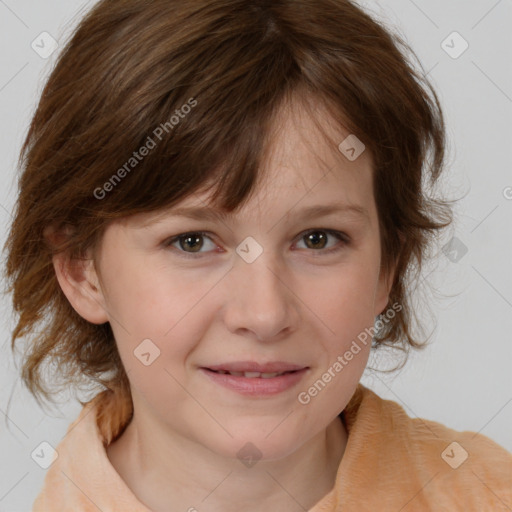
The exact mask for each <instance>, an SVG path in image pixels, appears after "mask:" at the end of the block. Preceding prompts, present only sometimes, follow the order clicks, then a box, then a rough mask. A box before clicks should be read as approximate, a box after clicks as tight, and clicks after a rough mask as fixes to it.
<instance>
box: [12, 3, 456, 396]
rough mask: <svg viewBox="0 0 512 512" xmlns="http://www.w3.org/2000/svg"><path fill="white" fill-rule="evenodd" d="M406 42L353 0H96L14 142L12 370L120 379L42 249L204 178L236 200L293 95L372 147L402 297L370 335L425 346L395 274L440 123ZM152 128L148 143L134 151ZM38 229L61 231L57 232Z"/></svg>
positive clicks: (195, 186)
mask: <svg viewBox="0 0 512 512" xmlns="http://www.w3.org/2000/svg"><path fill="white" fill-rule="evenodd" d="M413 55H414V53H413V52H412V51H411V50H410V48H408V46H407V45H406V43H405V42H404V41H403V40H402V39H401V38H400V37H399V36H397V35H393V34H391V33H389V32H388V31H387V30H386V29H384V28H383V27H382V26H381V25H380V24H378V23H377V22H376V21H374V20H373V19H372V18H371V17H370V16H369V15H368V14H366V13H365V12H363V11H362V10H361V9H360V8H359V7H357V6H356V5H355V4H354V3H352V2H350V1H348V0H272V1H262V0H257V1H256V0H189V1H186V2H182V1H178V0H153V1H151V2H146V1H142V0H123V1H120V0H103V1H100V2H99V3H98V4H97V5H96V6H95V7H94V8H93V9H92V10H91V11H90V12H89V13H88V14H87V15H86V16H85V17H84V19H83V20H82V21H81V23H80V25H79V27H78V29H77V30H76V31H75V32H74V34H73V36H72V38H71V39H70V41H69V42H68V43H67V44H66V46H65V48H64V49H63V52H62V54H61V55H60V57H59V60H58V62H57V64H56V66H55V69H54V70H53V71H52V73H51V76H50V77H49V79H48V81H47V83H46V85H45V88H44V90H43V93H42V96H41V98H40V102H39V104H38V107H37V110H36V112H35V114H34V117H33V120H32V122H31V125H30V128H29V131H28V134H27V136H26V139H25V141H24V144H23V147H22V149H21V153H20V166H21V167H22V172H21V176H20V180H19V196H18V200H17V205H16V212H15V217H14V221H13V223H12V227H11V231H10V233H9V237H8V240H7V244H6V248H7V249H8V259H7V266H6V275H7V278H8V282H9V285H10V287H9V290H8V291H9V292H12V293H13V305H14V309H15V311H16V312H17V313H19V319H18V322H17V325H16V328H15V329H14V331H13V334H12V348H13V350H14V348H15V345H16V341H17V340H18V339H19V338H21V337H23V336H26V335H32V338H31V340H30V343H29V344H28V351H27V353H26V354H25V355H24V359H23V367H22V378H23V381H24V382H25V384H26V385H27V386H28V388H29V389H30V391H31V392H32V393H33V394H34V396H36V398H38V396H37V395H41V396H43V397H45V398H47V399H48V398H49V397H50V394H51V393H52V392H53V390H55V389H56V387H57V383H56V382H55V381H54V382H53V384H52V387H51V388H49V387H48V385H47V383H46V382H45V379H44V378H43V374H42V369H43V367H44V365H43V363H46V362H53V363H55V364H57V365H58V375H54V377H57V376H58V377H60V379H61V381H60V385H61V386H63V385H69V384H73V385H75V386H78V384H79V381H80V379H81V378H82V377H85V378H86V380H87V381H88V382H90V379H93V380H94V381H95V382H97V383H100V384H101V385H103V386H106V387H107V388H110V389H113V390H116V389H123V390H125V391H127V390H129V388H128V379H127V376H126V373H125V371H124V369H123V366H122V364H121V360H120V358H119V355H118V352H117V348H116V344H115V340H114V337H113V332H112V330H111V327H110V324H109V323H105V324H102V325H94V324H91V323H89V322H87V321H86V320H84V319H83V318H82V317H80V316H79V315H78V314H77V313H76V312H75V310H74V309H73V308H72V306H71V305H70V303H69V302H68V300H67V298H66V296H65V295H64V294H63V292H62V290H61V288H60V286H59V284H58V281H57V279H56V275H55V271H54V269H53V267H52V255H53V254H54V253H55V252H56V251H67V252H68V254H69V256H70V257H71V258H81V257H83V255H84V254H85V251H86V249H88V248H95V247H97V246H98V243H99V242H100V241H101V237H102V233H103V232H104V229H105V227H106V226H107V225H108V223H109V222H111V221H113V220H115V219H120V218H122V217H126V216H129V215H133V214H137V213H143V212H150V211H157V210H160V209H163V208H167V207H170V206H172V205H173V204H174V203H176V202H179V201H181V200H183V199H184V198H185V197H187V196H189V195H191V194H192V193H194V192H196V191H198V190H199V189H201V188H204V187H205V186H206V185H207V184H215V195H214V196H213V198H214V201H218V203H216V204H218V205H220V207H221V208H224V209H226V210H228V211H233V210H235V209H236V208H239V207H240V206H241V205H242V204H243V202H244V201H246V200H247V198H248V197H249V194H250V193H251V192H252V191H253V190H254V188H255V186H256V184H257V183H258V180H259V179H260V178H261V173H262V165H261V163H262V158H263V155H264V154H265V148H266V147H267V145H268V143H269V138H270V127H271V126H272V121H274V120H275V113H276V112H277V111H278V108H279V107H280V106H281V105H283V104H284V102H285V100H287V99H290V98H292V97H295V98H297V97H298V96H299V92H300V93H301V94H300V95H301V97H302V98H303V99H306V100H307V98H316V99H318V100H320V101H321V102H323V104H324V105H326V106H327V107H328V109H329V112H330V113H331V114H332V116H333V118H334V119H335V120H336V121H337V122H338V123H339V124H340V126H344V127H345V128H346V129H347V130H348V131H349V132H350V133H353V134H355V135H356V136H357V137H358V138H359V139H360V140H361V141H362V142H363V143H364V144H365V146H366V148H367V150H368V151H370V154H371V156H372V162H373V174H374V176H373V180H374V194H375V200H376V204H377V209H378V214H379V222H380V232H381V242H382V265H383V267H385V268H390V266H391V265H392V263H394V262H396V263H397V266H396V273H395V277H394V281H393V284H392V289H391V294H390V303H395V302H396V303H399V304H400V305H401V306H402V308H401V310H400V311H397V312H396V316H395V317H394V318H393V319H392V320H391V321H390V322H388V323H387V324H386V325H385V327H384V328H383V329H382V330H381V331H379V332H378V335H376V336H375V338H374V347H377V346H380V345H387V346H392V347H396V348H398V349H400V350H402V351H405V352H407V350H408V349H409V347H415V348H419V347H421V346H422V343H420V342H419V341H417V340H415V339H414V337H413V335H412V331H411V320H412V319H413V317H414V313H413V311H412V308H411V305H410V296H409V294H410V290H409V289H408V286H407V281H408V279H407V278H408V275H409V274H410V271H411V269H414V268H416V269H419V267H420V266H421V262H422V258H423V256H424V255H425V254H426V251H427V248H428V247H429V245H430V243H431V242H432V241H433V240H434V238H435V236H436V234H437V233H438V232H439V230H440V229H441V228H443V227H446V226H447V225H448V224H449V223H450V222H451V210H450V206H449V202H448V201H444V200H440V199H435V198H434V196H433V195H428V194H427V189H428V187H430V189H431V190H434V189H433V186H434V185H435V184H436V182H437V180H438V178H439V176H440V173H441V171H442V169H443V167H444V147H445V132H444V124H443V116H442V111H441V108H440V105H439V101H438V98H437V96H436V93H435V91H434V90H433V88H432V86H431V84H430V83H429V82H428V81H427V79H426V77H425V75H424V74H423V73H420V72H419V71H417V70H416V69H415V68H414V67H413V65H412V64H411V63H410V62H409V58H408V57H409V56H413ZM187 105H188V107H187V108H185V106H187ZM157 134H158V136H157ZM149 139H151V140H152V141H153V143H155V146H152V147H151V151H149V153H148V154H147V155H146V156H145V157H144V158H140V159H138V158H135V157H134V154H133V152H134V151H137V150H138V149H139V148H142V147H143V146H146V147H149V146H151V143H150V141H149ZM157 139H158V140H157ZM339 142H341V140H340V141H338V143H339ZM335 149H336V148H335ZM141 153H142V151H141ZM338 154H340V155H341V153H339V152H338ZM132 158H135V160H130V159H132ZM127 162H130V163H129V165H127ZM123 169H124V171H123ZM132 169H133V170H132ZM121 181H122V182H121ZM49 225H53V226H57V227H59V228H62V227H64V226H69V227H71V228H72V229H71V231H70V234H69V236H66V237H64V238H63V240H62V243H61V244H59V245H58V246H56V245H53V246H52V244H50V243H49V242H48V241H47V240H46V239H45V237H44V236H43V233H44V230H45V228H46V227H47V226H49ZM38 327H39V329H38ZM38 400H39V398H38Z"/></svg>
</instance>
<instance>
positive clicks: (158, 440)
mask: <svg viewBox="0 0 512 512" xmlns="http://www.w3.org/2000/svg"><path fill="white" fill-rule="evenodd" d="M143 417H147V415H137V414H136V413H135V414H134V416H133V418H132V421H131V422H130V424H129V425H128V426H127V428H126V429H125V431H124V432H123V434H122V435H121V437H120V438H119V439H118V440H117V441H116V442H114V443H112V444H111V445H109V446H108V447H107V455H108V457H109V459H110V461H111V463H112V465H113V466H114V468H115V469H116V471H117V472H118V473H119V474H120V476H121V478H123V480H124V481H125V482H126V484H127V485H128V487H129V488H130V489H131V490H132V492H133V493H134V494H135V496H136V497H137V499H138V500H139V501H141V502H142V503H144V504H145V505H146V506H147V507H148V508H149V509H150V510H152V511H154V512H160V511H164V510H165V511H167V512H169V511H171V512H177V511H184V510H186V511H191V512H195V511H196V510H197V511H199V510H200V511H201V512H220V511H223V512H231V511H235V510H236V511H239V510H244V511H246V512H263V511H265V512H267V511H268V510H287V511H290V512H295V511H297V512H304V510H309V509H310V508H311V507H312V506H314V505H315V503H317V502H318V501H319V500H321V499H322V498H323V497H324V496H325V495H326V494H327V493H328V492H329V491H330V490H331V489H332V488H333V487H334V484H335V479H336V474H337V470H338V467H339V464H340V461H341V458H342V456H343V453H344V451H345V446H346V443H347V437H348V435H347V431H346V429H345V426H344V425H343V423H342V421H341V419H340V418H339V417H336V418H335V420H334V421H333V422H331V424H329V425H328V427H327V428H326V429H325V430H323V431H321V432H320V433H318V434H317V435H316V436H315V437H313V438H312V439H310V440H309V441H307V442H306V443H304V444H303V445H302V446H300V447H299V448H298V449H297V450H296V451H294V452H293V453H291V454H289V455H288V456H286V457H284V458H282V459H279V460H259V461H258V462H256V463H255V464H254V465H252V466H250V467H246V466H245V465H244V464H242V463H241V462H240V461H239V460H233V459H225V458H223V457H221V456H219V455H217V454H214V453H212V452H211V451H210V450H208V449H207V448H205V447H204V446H202V445H198V444H196V443H194V442H193V441H191V440H190V439H187V438H184V437H182V436H180V435H178V434H176V433H171V434H170V433H169V430H166V429H165V427H163V426H159V427H157V428H155V426H154V425H153V424H151V425H149V424H148V422H147V421H143V419H142V418H143ZM171 503H172V509H170V508H169V504H171Z"/></svg>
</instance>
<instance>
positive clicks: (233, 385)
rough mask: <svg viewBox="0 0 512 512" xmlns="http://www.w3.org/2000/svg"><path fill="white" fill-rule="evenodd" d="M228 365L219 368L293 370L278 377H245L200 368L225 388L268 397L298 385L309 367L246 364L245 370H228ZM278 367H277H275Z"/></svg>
mask: <svg viewBox="0 0 512 512" xmlns="http://www.w3.org/2000/svg"><path fill="white" fill-rule="evenodd" d="M226 366H227V365H220V366H219V368H218V369H219V370H225V371H255V372H256V371H257V372H260V373H275V372H282V371H286V372H292V373H285V374H284V375H279V376H276V377H271V378H268V379H265V378H261V377H254V378H250V377H244V376H235V375H229V374H227V373H224V374H223V373H215V371H213V370H214V369H215V367H212V368H204V367H203V368H200V370H201V372H202V373H203V374H204V375H206V377H208V378H209V379H210V380H211V381H212V382H214V383H215V384H217V385H219V386H222V387H224V388H227V389H230V390H231V391H235V392H236V393H239V394H242V395H245V396H252V397H268V396H275V395H277V394H279V393H283V392H285V391H288V390H289V389H291V388H293V387H294V386H296V385H297V384H298V383H299V382H300V381H301V380H302V378H303V377H304V375H305V374H306V372H307V371H308V369H309V368H307V367H301V366H297V365H292V366H294V368H292V369H289V370H283V369H282V368H283V367H284V366H283V365H282V364H281V366H279V367H277V366H276V365H274V366H270V365H259V366H254V365H253V366H251V368H253V369H246V368H247V366H244V367H243V368H244V369H243V370H235V369H229V370H226ZM236 367H237V368H241V366H236ZM254 368H264V369H265V370H266V371H263V370H257V369H254ZM269 368H271V369H272V370H273V371H269ZM275 368H277V369H275Z"/></svg>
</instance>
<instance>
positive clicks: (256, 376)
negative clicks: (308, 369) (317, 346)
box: [204, 368, 299, 379]
mask: <svg viewBox="0 0 512 512" xmlns="http://www.w3.org/2000/svg"><path fill="white" fill-rule="evenodd" d="M204 369H205V370H209V371H210V372H214V373H218V374H220V375H233V376H234V377H245V378H246V379H273V378H274V377H280V376H281V375H286V374H287V373H295V372H298V371H299V370H290V371H286V372H271V373H263V372H228V371H226V370H212V369H211V368H204Z"/></svg>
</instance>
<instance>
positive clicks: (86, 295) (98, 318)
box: [53, 252, 109, 324]
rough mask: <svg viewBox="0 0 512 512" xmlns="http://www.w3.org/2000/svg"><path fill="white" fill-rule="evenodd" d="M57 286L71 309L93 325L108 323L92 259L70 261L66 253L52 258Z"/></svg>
mask: <svg viewBox="0 0 512 512" xmlns="http://www.w3.org/2000/svg"><path fill="white" fill-rule="evenodd" d="M53 267H54V269H55V274H56V276H57V280H58V282H59V285H60V287H61V289H62V291H63V293H64V295H66V297H67V299H68V300H69V303H70V304H71V306H72V307H73V309H74V310H75V311H76V312H77V313H78V314H79V315H80V316H81V317H82V318H84V319H85V320H87V321H88V322H91V323H93V324H103V323H105V322H108V320H109V319H108V316H107V314H106V308H105V300H104V297H103V293H102V290H101V287H100V284H99V280H98V275H97V272H96V270H95V268H94V264H93V260H92V259H73V260H72V259H70V258H69V257H68V255H67V254H66V253H63V252H61V253H58V254H55V255H54V256H53Z"/></svg>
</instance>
